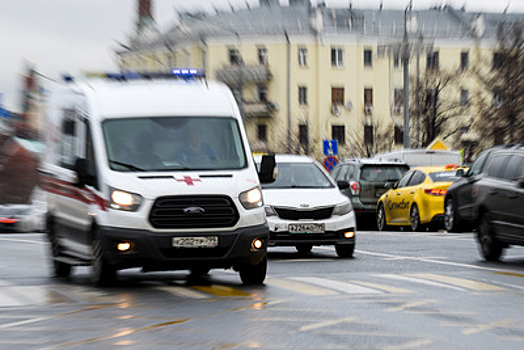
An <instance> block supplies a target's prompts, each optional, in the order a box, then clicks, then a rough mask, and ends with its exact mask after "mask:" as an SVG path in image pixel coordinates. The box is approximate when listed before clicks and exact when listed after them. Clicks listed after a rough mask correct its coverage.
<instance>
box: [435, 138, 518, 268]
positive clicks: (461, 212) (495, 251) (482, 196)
mask: <svg viewBox="0 0 524 350" xmlns="http://www.w3.org/2000/svg"><path fill="white" fill-rule="evenodd" d="M444 203H445V204H444V206H445V219H444V220H445V226H446V228H447V229H448V231H452V232H457V231H461V230H468V231H469V230H471V229H477V232H478V241H479V244H480V248H481V250H482V254H483V256H484V258H485V259H486V260H498V258H499V257H500V256H501V254H502V251H503V249H504V248H505V247H507V246H508V245H510V244H517V245H524V145H522V144H511V145H505V146H496V147H493V148H490V149H488V150H487V151H484V152H483V153H482V154H481V155H480V156H479V157H478V158H477V160H476V161H475V162H474V163H473V164H472V165H471V167H470V169H469V170H468V172H467V173H466V174H465V175H464V176H463V177H462V178H461V179H459V180H457V181H456V182H455V183H453V184H452V185H451V186H450V187H449V188H448V191H447V193H446V198H445V201H444Z"/></svg>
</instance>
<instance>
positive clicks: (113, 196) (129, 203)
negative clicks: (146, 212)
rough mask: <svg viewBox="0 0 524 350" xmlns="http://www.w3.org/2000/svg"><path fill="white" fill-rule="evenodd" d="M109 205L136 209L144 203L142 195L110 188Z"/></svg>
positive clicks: (124, 208) (120, 208)
mask: <svg viewBox="0 0 524 350" xmlns="http://www.w3.org/2000/svg"><path fill="white" fill-rule="evenodd" d="M109 193H110V196H109V206H110V207H111V208H112V209H117V210H126V211H135V210H137V209H138V207H140V203H142V196H141V195H139V194H136V193H131V192H127V191H122V190H117V189H113V188H112V189H110V191H109Z"/></svg>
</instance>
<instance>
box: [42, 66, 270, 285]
mask: <svg viewBox="0 0 524 350" xmlns="http://www.w3.org/2000/svg"><path fill="white" fill-rule="evenodd" d="M173 72H174V74H168V75H165V74H142V75H139V74H129V73H128V74H112V75H110V74H106V75H104V76H102V77H96V78H87V79H83V80H82V81H78V82H75V81H72V80H71V79H67V80H68V82H67V83H65V84H64V85H61V86H58V87H56V88H53V89H51V92H50V94H49V97H48V101H47V107H46V112H45V113H46V120H47V123H48V125H47V130H48V133H47V136H46V143H47V154H46V159H45V162H44V165H43V166H42V169H41V172H42V174H43V187H44V188H45V190H46V191H47V206H48V215H47V231H48V237H49V241H50V246H51V255H52V259H53V267H54V273H55V275H56V276H59V277H67V276H69V275H70V274H71V271H72V267H73V266H82V265H91V266H92V271H93V280H94V282H95V284H96V285H99V286H102V285H108V284H112V283H113V282H115V281H116V279H117V271H119V270H123V269H128V268H136V267H140V268H142V270H143V271H144V272H147V271H167V270H190V271H191V273H192V274H193V275H194V274H196V275H202V274H207V273H208V272H209V270H210V269H214V268H225V269H228V268H233V269H234V270H235V271H238V272H239V273H240V278H241V281H242V282H243V283H244V284H261V283H263V281H264V279H265V276H266V269H267V258H266V253H267V250H266V247H267V240H268V226H267V222H266V218H265V215H264V206H263V199H262V195H261V189H260V182H261V181H272V178H274V175H273V170H274V157H271V156H268V157H266V159H265V160H266V163H265V168H264V169H261V171H260V173H257V169H256V167H255V164H254V161H253V158H252V156H251V151H250V148H249V144H248V140H247V136H246V133H245V130H244V125H243V121H242V117H241V114H240V112H239V109H238V107H237V104H236V102H235V99H234V97H233V95H232V93H231V91H230V90H229V89H228V88H227V87H226V86H225V85H222V84H220V83H217V82H208V81H206V80H205V77H203V76H202V75H200V73H198V72H195V71H193V70H190V71H187V70H182V71H180V70H174V71H173Z"/></svg>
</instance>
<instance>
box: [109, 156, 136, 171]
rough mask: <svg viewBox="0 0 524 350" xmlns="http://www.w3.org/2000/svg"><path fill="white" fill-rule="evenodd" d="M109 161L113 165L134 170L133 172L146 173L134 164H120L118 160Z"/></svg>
mask: <svg viewBox="0 0 524 350" xmlns="http://www.w3.org/2000/svg"><path fill="white" fill-rule="evenodd" d="M108 161H109V163H111V164H115V165H120V166H123V167H125V168H128V169H129V170H132V171H145V170H144V169H142V168H139V167H137V166H135V165H133V164H127V163H122V162H119V161H117V160H112V159H108Z"/></svg>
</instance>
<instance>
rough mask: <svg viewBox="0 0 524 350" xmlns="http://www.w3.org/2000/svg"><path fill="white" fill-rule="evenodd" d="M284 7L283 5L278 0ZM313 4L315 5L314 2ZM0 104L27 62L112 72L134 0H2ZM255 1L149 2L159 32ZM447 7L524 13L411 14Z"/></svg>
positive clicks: (418, 5)
mask: <svg viewBox="0 0 524 350" xmlns="http://www.w3.org/2000/svg"><path fill="white" fill-rule="evenodd" d="M281 1H282V2H283V3H287V0H281ZM312 2H313V4H316V3H317V1H315V0H313V1H312ZM350 2H351V3H352V4H353V8H374V7H376V8H378V7H379V4H380V3H381V2H382V3H383V5H384V8H385V9H404V8H405V7H406V5H407V4H408V3H409V0H325V3H326V4H327V6H330V7H347V6H349V3H350ZM0 3H1V5H0V33H1V35H0V44H1V48H2V49H1V59H0V63H1V64H0V94H1V96H2V97H1V101H0V103H1V104H2V105H3V106H4V107H5V108H7V109H10V110H12V111H19V110H20V96H19V93H20V90H21V88H22V84H21V78H20V77H21V74H22V73H23V72H24V68H25V66H26V62H30V63H31V64H32V65H33V66H34V67H35V68H36V70H37V71H38V72H40V73H42V74H44V75H46V76H48V77H50V78H52V79H58V78H60V76H61V74H62V73H66V72H67V73H72V74H78V73H80V72H82V71H102V70H105V71H107V70H113V71H114V70H115V67H116V66H115V62H114V55H113V53H112V49H114V48H115V47H117V42H123V43H126V42H127V39H128V37H129V36H130V35H131V34H132V33H133V31H134V24H135V22H136V19H137V15H136V8H137V0H90V1H74V0H0ZM246 3H248V4H250V5H251V6H256V5H257V4H258V0H189V1H188V0H153V15H154V17H155V20H156V22H157V24H158V25H159V27H160V29H161V30H165V29H166V28H168V27H169V26H170V25H172V24H173V23H174V22H175V19H176V11H184V10H193V9H203V10H207V11H211V10H212V9H213V7H215V8H219V9H223V10H225V9H229V8H230V4H231V6H233V7H235V8H245V7H246ZM443 4H450V5H453V6H454V7H456V8H460V7H462V6H463V5H464V6H465V7H466V10H467V11H471V12H478V11H486V12H502V11H504V9H505V8H506V7H508V11H509V12H519V13H524V0H511V1H507V0H500V1H497V0H414V1H413V6H414V8H415V9H425V8H428V7H430V6H434V5H443Z"/></svg>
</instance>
